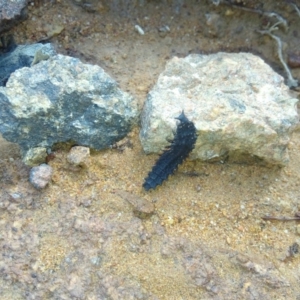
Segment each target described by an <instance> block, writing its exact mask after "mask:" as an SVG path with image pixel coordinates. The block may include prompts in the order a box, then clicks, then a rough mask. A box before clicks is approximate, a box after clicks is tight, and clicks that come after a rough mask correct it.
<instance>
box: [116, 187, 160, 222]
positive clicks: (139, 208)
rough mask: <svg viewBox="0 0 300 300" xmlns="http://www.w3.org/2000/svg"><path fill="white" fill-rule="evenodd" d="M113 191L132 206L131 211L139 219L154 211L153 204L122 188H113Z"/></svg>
mask: <svg viewBox="0 0 300 300" xmlns="http://www.w3.org/2000/svg"><path fill="white" fill-rule="evenodd" d="M115 193H116V194H117V195H118V196H120V197H121V198H122V199H124V200H126V201H127V202H129V203H130V204H131V205H132V206H133V213H134V214H135V215H136V216H137V217H138V218H140V219H145V218H147V217H149V216H151V215H152V214H153V213H154V209H155V207H154V205H153V204H152V203H151V202H149V201H147V200H146V199H143V198H140V197H138V196H136V195H134V194H131V193H128V192H126V191H122V190H115Z"/></svg>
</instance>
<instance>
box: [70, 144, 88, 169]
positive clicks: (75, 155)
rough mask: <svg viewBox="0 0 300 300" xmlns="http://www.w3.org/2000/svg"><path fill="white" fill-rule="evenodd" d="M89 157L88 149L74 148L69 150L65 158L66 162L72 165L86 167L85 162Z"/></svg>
mask: <svg viewBox="0 0 300 300" xmlns="http://www.w3.org/2000/svg"><path fill="white" fill-rule="evenodd" d="M89 157H90V148H88V147H82V146H75V147H73V148H72V149H71V150H70V152H69V154H68V156H67V160H68V162H69V163H70V164H72V165H75V166H81V167H83V166H86V165H87V161H88V159H89Z"/></svg>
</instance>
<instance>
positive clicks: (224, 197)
mask: <svg viewBox="0 0 300 300" xmlns="http://www.w3.org/2000/svg"><path fill="white" fill-rule="evenodd" d="M75 2H77V4H78V3H79V4H80V5H75ZM213 2H215V3H217V1H208V0H207V1H192V0H191V1H187V0H186V1H184V0H165V1H125V0H119V1H117V0H114V1H106V2H105V1H90V2H89V3H88V4H87V3H84V1H75V0H74V1H73V2H72V1H59V0H57V1H35V2H34V1H31V2H30V4H29V18H28V20H26V21H25V22H23V23H22V24H20V25H19V26H17V27H15V28H14V29H13V30H11V32H10V33H12V34H13V35H14V37H15V40H16V42H17V43H18V44H24V43H34V42H37V41H50V42H51V43H53V44H54V45H55V47H56V49H57V51H58V52H59V53H62V54H66V55H70V56H75V57H78V58H80V59H81V60H82V61H84V62H87V63H91V64H97V65H99V66H101V67H102V68H104V70H105V71H106V72H107V73H108V74H110V75H111V76H112V77H113V78H114V79H116V80H117V82H118V83H119V84H120V87H121V88H122V89H123V90H125V91H127V92H129V93H131V94H132V95H133V96H134V97H136V98H137V99H138V101H139V104H140V107H141V108H142V106H143V103H144V101H145V99H146V96H147V93H148V91H149V90H150V89H151V88H152V86H153V85H154V84H155V82H156V80H157V78H158V75H159V74H160V73H161V72H162V71H163V70H164V66H165V64H166V62H167V61H168V60H169V59H170V58H171V57H173V56H179V57H184V56H186V55H188V54H190V53H212V52H218V51H226V52H239V51H248V52H252V53H254V54H257V55H259V56H261V57H262V58H263V59H264V60H266V61H267V62H268V63H269V64H270V65H271V66H272V67H273V68H274V69H275V70H276V71H277V72H279V73H280V74H281V75H282V76H286V74H285V72H284V70H283V67H282V65H281V64H280V62H279V60H278V55H277V47H276V43H275V41H274V40H272V39H271V38H270V37H268V36H264V35H261V34H260V33H258V32H257V30H262V29H265V28H267V27H268V26H271V25H272V24H275V23H276V22H277V20H278V19H276V17H269V16H266V15H262V14H261V13H257V12H258V11H264V12H275V13H277V14H280V15H281V16H282V17H283V18H284V19H285V20H287V22H288V28H284V26H281V25H280V27H279V28H278V30H277V31H276V35H277V36H279V37H280V38H281V40H282V42H283V51H284V52H283V54H284V58H285V59H288V57H290V56H291V55H296V56H298V57H299V55H300V52H299V51H300V50H299V49H300V42H299V36H300V14H297V11H296V10H295V8H294V6H293V5H291V2H289V1H271V0H269V1H251V0H249V1H246V0H245V1H231V2H232V3H235V4H236V5H237V6H238V7H237V6H234V5H225V4H220V5H218V6H217V5H214V4H213ZM221 2H222V1H221ZM261 3H263V4H261ZM245 7H247V8H250V10H244V9H243V8H245ZM298 7H300V3H298ZM135 25H138V26H140V31H141V30H143V31H144V34H143V35H142V34H141V32H140V33H139V32H138V30H137V29H136V28H135ZM274 34H275V33H274ZM292 74H293V77H294V78H298V80H300V68H295V69H292ZM294 93H295V95H296V96H297V91H294ZM138 130H139V129H138V128H135V129H134V130H133V131H132V132H131V133H130V134H129V135H128V137H127V138H125V139H124V140H123V141H121V142H120V143H118V146H117V147H114V148H112V149H108V150H104V151H98V152H96V151H94V152H92V155H91V158H90V161H89V164H88V166H87V167H86V168H83V169H80V170H78V169H74V168H71V167H70V166H69V165H68V163H67V160H66V155H67V153H68V151H67V150H66V149H58V150H57V151H55V158H54V159H53V160H51V161H50V162H49V164H50V165H51V166H52V167H53V170H54V174H53V179H52V182H51V183H50V185H49V186H48V187H47V188H46V189H45V190H42V191H37V190H35V189H34V188H33V187H32V186H31V185H30V183H29V182H28V174H29V169H28V168H27V167H25V166H24V165H23V164H22V162H21V161H20V155H19V151H18V147H17V146H16V145H13V144H10V143H7V142H6V141H4V140H3V139H1V140H0V151H1V159H0V168H1V175H0V187H1V195H0V196H1V199H0V203H1V207H0V215H1V219H0V228H1V229H0V242H1V248H2V259H1V260H0V286H1V287H0V299H300V287H299V280H300V269H299V263H300V255H299V253H298V252H299V245H300V223H299V220H300V217H298V216H300V213H299V212H300V189H299V182H300V151H299V150H300V130H299V128H298V129H297V130H296V131H295V132H294V133H293V135H292V137H291V142H290V145H289V154H290V163H289V165H288V166H287V167H285V168H282V169H278V168H265V167H261V166H257V165H235V164H228V163H223V164H221V163H219V164H207V163H202V162H200V161H190V160H187V161H186V162H185V163H184V164H183V165H182V166H180V168H179V170H178V171H177V172H176V173H175V174H174V175H173V176H171V177H170V178H169V180H167V181H166V182H164V183H163V185H162V186H160V187H158V188H157V189H155V190H153V191H150V192H145V191H144V190H143V189H142V184H143V180H144V177H146V175H147V174H148V172H149V170H150V169H151V167H152V165H153V164H154V162H155V160H156V159H157V155H145V154H144V152H143V150H142V147H141V144H140V142H139V138H138ZM118 190H123V191H127V192H130V193H132V194H134V195H137V196H138V197H140V198H143V199H146V200H148V201H150V202H152V203H154V205H155V213H154V214H153V215H152V216H150V217H148V218H145V219H140V218H137V217H136V216H135V214H134V212H133V210H132V207H131V206H130V205H129V203H128V202H127V201H126V200H124V199H123V198H121V197H120V196H119V195H118V193H116V191H118ZM264 216H272V217H277V218H278V219H279V220H265V219H263V217H264ZM295 216H296V217H295ZM284 218H291V219H292V220H286V219H284ZM297 219H298V220H297Z"/></svg>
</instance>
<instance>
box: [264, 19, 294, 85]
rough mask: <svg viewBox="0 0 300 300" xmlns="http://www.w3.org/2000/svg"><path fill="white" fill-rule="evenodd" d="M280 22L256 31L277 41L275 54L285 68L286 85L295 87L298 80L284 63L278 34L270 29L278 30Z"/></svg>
mask: <svg viewBox="0 0 300 300" xmlns="http://www.w3.org/2000/svg"><path fill="white" fill-rule="evenodd" d="M280 24H281V21H278V22H277V23H275V24H274V25H273V26H271V27H270V28H269V29H267V30H258V32H259V33H260V34H267V35H268V36H270V37H271V38H272V39H274V40H275V41H276V42H277V54H278V57H279V60H280V62H281V64H282V65H283V67H284V70H285V72H286V74H287V77H288V79H287V85H288V87H290V88H291V87H297V86H298V80H296V79H294V78H293V75H292V73H291V72H290V69H289V67H288V66H287V64H286V63H285V61H284V59H283V57H282V43H281V39H280V38H279V37H278V36H276V35H274V34H272V31H274V30H278V27H277V26H278V25H280Z"/></svg>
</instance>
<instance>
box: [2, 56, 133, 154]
mask: <svg viewBox="0 0 300 300" xmlns="http://www.w3.org/2000/svg"><path fill="white" fill-rule="evenodd" d="M137 116H138V109H137V103H136V101H135V100H134V99H133V98H132V97H131V96H130V95H129V94H127V93H125V92H122V91H121V90H120V89H119V88H118V87H117V83H116V82H115V81H114V80H113V79H112V78H111V77H110V76H109V75H107V74H106V73H105V72H104V70H103V69H101V68H100V67H99V66H93V65H89V64H83V63H82V62H80V61H79V60H78V59H76V58H72V57H68V56H63V55H56V56H53V57H50V59H49V60H47V61H41V62H40V63H38V64H36V65H34V66H32V67H31V68H22V69H19V70H17V71H15V72H14V73H13V74H12V75H11V77H10V78H9V80H8V82H7V84H6V87H0V132H1V133H2V135H3V137H4V138H5V139H7V140H8V141H12V142H15V143H18V144H19V145H20V148H21V151H22V153H23V155H24V154H25V153H26V152H27V151H28V150H29V149H31V148H36V147H42V148H47V149H48V148H51V147H52V145H53V144H55V143H59V142H72V143H73V144H78V145H83V146H88V147H91V148H95V149H103V148H107V147H109V146H110V145H112V144H114V143H115V142H117V141H119V140H121V139H122V138H124V137H125V136H126V134H127V133H128V132H129V131H130V129H131V127H132V125H133V124H134V123H135V122H136V120H137Z"/></svg>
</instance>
